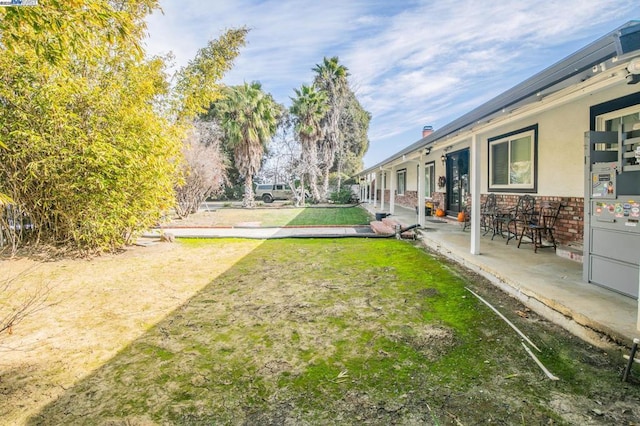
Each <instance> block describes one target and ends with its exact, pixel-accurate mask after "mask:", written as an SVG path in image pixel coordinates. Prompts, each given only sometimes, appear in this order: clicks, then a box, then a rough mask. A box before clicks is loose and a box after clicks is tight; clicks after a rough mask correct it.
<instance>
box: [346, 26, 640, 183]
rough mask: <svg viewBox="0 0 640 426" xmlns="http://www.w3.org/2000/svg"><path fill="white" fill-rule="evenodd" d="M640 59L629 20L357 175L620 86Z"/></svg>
mask: <svg viewBox="0 0 640 426" xmlns="http://www.w3.org/2000/svg"><path fill="white" fill-rule="evenodd" d="M638 57H640V21H629V22H627V23H626V24H624V25H622V26H621V27H619V28H618V29H616V30H614V31H612V32H611V33H609V34H607V35H605V36H604V37H602V38H600V39H598V40H596V41H594V42H593V43H591V44H589V45H587V46H586V47H584V48H582V49H580V50H578V51H577V52H575V53H573V54H572V55H570V56H568V57H566V58H565V59H562V60H561V61H559V62H557V63H555V64H554V65H552V66H550V67H548V68H546V69H544V70H543V71H541V72H539V73H537V74H535V75H534V76H532V77H530V78H528V79H526V80H525V81H523V82H522V83H520V84H518V85H516V86H514V87H513V88H511V89H509V90H507V91H505V92H503V93H502V94H500V95H498V96H496V97H495V98H493V99H491V100H489V101H487V102H486V103H484V104H482V105H480V106H479V107H477V108H475V109H473V110H471V111H470V112H468V113H467V114H464V115H462V116H461V117H459V118H457V119H455V120H454V121H452V122H451V123H449V124H447V125H445V126H443V127H442V128H440V129H438V130H436V131H434V132H433V133H431V134H430V135H428V136H426V137H424V138H422V139H420V140H418V141H416V142H415V143H413V144H411V145H409V146H408V147H406V148H404V149H402V150H401V151H399V152H397V153H395V154H394V155H392V156H390V157H388V158H387V159H385V160H384V161H382V162H380V163H378V164H376V165H374V166H372V167H369V168H367V169H365V170H363V171H361V172H360V173H358V174H356V176H358V175H362V174H368V173H374V172H376V171H377V170H380V169H382V168H388V167H390V166H392V165H393V164H394V163H395V164H399V163H402V162H403V158H407V157H411V158H415V157H419V153H418V151H419V150H421V149H423V148H426V147H431V146H432V145H434V144H435V143H436V142H438V143H440V142H441V141H446V140H449V139H452V138H456V139H459V138H460V137H461V136H463V135H467V137H468V136H470V135H471V134H472V133H474V132H477V131H479V130H480V128H482V129H483V130H486V129H487V127H486V124H487V123H492V122H493V123H496V122H497V121H500V122H504V120H507V119H508V120H510V119H513V118H514V117H515V116H521V115H522V113H525V112H526V111H536V110H539V109H544V108H549V107H550V106H552V102H553V101H554V99H555V100H556V101H555V103H556V104H558V103H559V102H563V101H562V100H561V98H562V97H563V96H566V95H568V94H571V96H570V97H568V98H564V99H565V100H564V102H568V101H569V100H570V99H575V98H576V97H578V96H580V95H582V96H587V95H588V93H593V91H595V90H602V88H606V87H608V86H610V85H611V84H615V83H619V80H621V79H625V78H626V76H627V75H628V72H627V71H626V65H627V64H628V63H629V62H631V60H632V59H634V58H638ZM572 89H573V90H572ZM581 91H582V92H584V93H581ZM543 101H544V102H543ZM541 102H542V103H541ZM541 107H542V108H541Z"/></svg>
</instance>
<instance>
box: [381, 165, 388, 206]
mask: <svg viewBox="0 0 640 426" xmlns="http://www.w3.org/2000/svg"><path fill="white" fill-rule="evenodd" d="M386 175H387V173H386V172H385V171H381V172H380V211H384V190H385V186H386V185H385V181H386V179H385V177H386Z"/></svg>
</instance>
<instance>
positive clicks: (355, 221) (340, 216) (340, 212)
mask: <svg viewBox="0 0 640 426" xmlns="http://www.w3.org/2000/svg"><path fill="white" fill-rule="evenodd" d="M370 221H371V215H370V214H369V213H368V212H367V211H366V210H364V209H362V208H360V207H307V208H305V209H304V210H302V212H301V213H300V214H299V215H298V216H296V217H295V218H294V219H293V220H291V221H290V222H289V223H288V224H287V225H296V226H301V225H368V224H369V222H370Z"/></svg>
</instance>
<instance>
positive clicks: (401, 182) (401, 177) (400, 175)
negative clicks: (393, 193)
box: [397, 169, 407, 195]
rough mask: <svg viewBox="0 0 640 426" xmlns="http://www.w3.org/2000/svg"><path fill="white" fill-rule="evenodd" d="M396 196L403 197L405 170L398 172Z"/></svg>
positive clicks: (405, 180)
mask: <svg viewBox="0 0 640 426" xmlns="http://www.w3.org/2000/svg"><path fill="white" fill-rule="evenodd" d="M397 181H398V188H397V189H398V195H404V191H405V190H406V189H407V169H402V170H398V173H397Z"/></svg>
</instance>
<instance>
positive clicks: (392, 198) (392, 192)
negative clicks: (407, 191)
mask: <svg viewBox="0 0 640 426" xmlns="http://www.w3.org/2000/svg"><path fill="white" fill-rule="evenodd" d="M397 179H398V176H397V175H396V168H395V166H394V167H392V168H391V188H389V213H391V214H394V213H395V211H396V185H397V183H396V180H397Z"/></svg>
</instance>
